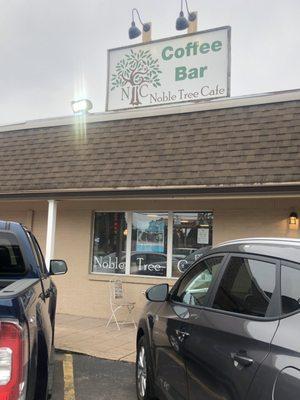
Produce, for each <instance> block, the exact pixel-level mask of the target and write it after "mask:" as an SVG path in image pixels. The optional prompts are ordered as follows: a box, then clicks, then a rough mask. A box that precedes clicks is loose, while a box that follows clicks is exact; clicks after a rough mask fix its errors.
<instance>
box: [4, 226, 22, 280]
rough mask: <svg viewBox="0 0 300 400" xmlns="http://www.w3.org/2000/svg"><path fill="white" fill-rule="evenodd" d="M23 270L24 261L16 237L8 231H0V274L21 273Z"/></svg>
mask: <svg viewBox="0 0 300 400" xmlns="http://www.w3.org/2000/svg"><path fill="white" fill-rule="evenodd" d="M25 271H26V268H25V263H24V260H23V256H22V253H21V249H20V247H19V244H18V242H17V239H16V237H15V236H14V235H12V234H10V233H0V274H3V275H5V274H7V275H14V274H23V273H24V272H25Z"/></svg>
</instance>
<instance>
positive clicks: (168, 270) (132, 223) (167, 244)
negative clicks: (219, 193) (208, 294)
mask: <svg viewBox="0 0 300 400" xmlns="http://www.w3.org/2000/svg"><path fill="white" fill-rule="evenodd" d="M212 222H213V213H212V212H210V211H198V212H171V211H169V212H156V211H151V212H133V211H128V212H96V213H94V225H93V239H92V245H91V247H92V248H91V264H92V265H91V272H92V273H109V274H123V275H125V274H127V275H143V276H153V277H167V278H171V277H174V278H177V277H179V276H180V275H181V274H182V273H183V272H185V271H186V270H187V269H188V268H189V267H190V266H191V265H192V264H193V263H194V262H195V261H196V260H197V259H198V258H199V257H202V256H203V255H205V253H206V252H207V251H208V250H209V249H210V247H211V245H212V235H213V230H212V229H213V225H212Z"/></svg>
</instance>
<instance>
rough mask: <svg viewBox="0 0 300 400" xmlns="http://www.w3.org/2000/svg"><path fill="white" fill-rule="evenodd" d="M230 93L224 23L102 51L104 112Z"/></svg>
mask: <svg viewBox="0 0 300 400" xmlns="http://www.w3.org/2000/svg"><path fill="white" fill-rule="evenodd" d="M227 96H230V27H222V28H217V29H213V30H209V31H203V32H196V33H193V34H188V35H183V36H177V37H173V38H169V39H163V40H157V41H153V42H151V43H148V44H139V45H135V46H129V47H122V48H118V49H112V50H108V77H107V101H106V110H107V111H112V110H121V109H126V108H127V109H128V108H133V107H143V106H158V105H161V104H171V103H181V102H190V101H202V100H207V99H212V98H218V97H227Z"/></svg>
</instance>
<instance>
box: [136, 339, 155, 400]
mask: <svg viewBox="0 0 300 400" xmlns="http://www.w3.org/2000/svg"><path fill="white" fill-rule="evenodd" d="M135 371H136V372H135V376H136V391H137V397H138V399H139V400H154V399H155V396H154V384H153V370H152V362H151V355H150V347H149V344H148V342H147V340H146V338H145V336H142V337H141V338H140V340H139V341H138V345H137V355H136V370H135Z"/></svg>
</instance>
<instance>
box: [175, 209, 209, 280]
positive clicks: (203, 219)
mask: <svg viewBox="0 0 300 400" xmlns="http://www.w3.org/2000/svg"><path fill="white" fill-rule="evenodd" d="M212 221H213V213H212V212H206V211H205V212H204V211H202V212H190V213H188V212H181V213H179V212H177V213H174V216H173V260H172V276H174V277H177V276H180V275H181V274H182V272H184V271H186V269H187V268H189V267H190V266H191V265H192V264H193V263H194V262H195V261H196V260H197V259H198V258H200V257H201V256H202V255H203V254H204V252H205V250H207V249H209V248H210V247H211V245H212Z"/></svg>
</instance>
